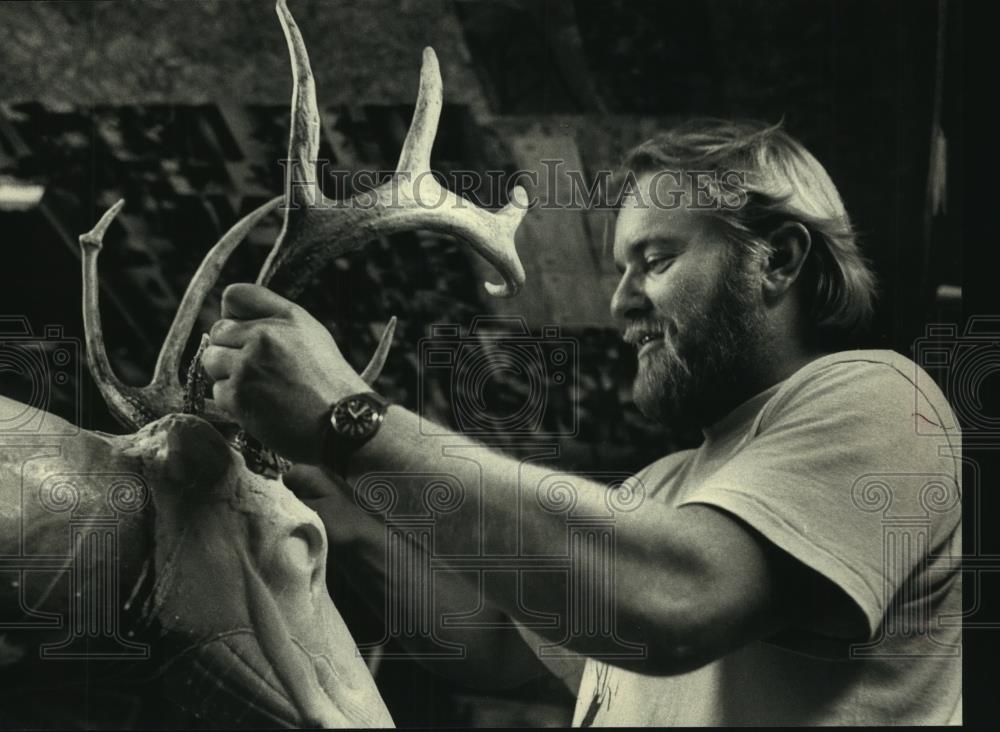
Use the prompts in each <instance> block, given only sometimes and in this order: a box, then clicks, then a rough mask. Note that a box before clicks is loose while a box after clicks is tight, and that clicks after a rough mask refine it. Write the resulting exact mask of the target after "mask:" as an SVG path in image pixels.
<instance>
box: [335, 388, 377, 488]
mask: <svg viewBox="0 0 1000 732" xmlns="http://www.w3.org/2000/svg"><path fill="white" fill-rule="evenodd" d="M389 405H390V402H389V400H388V399H385V398H384V397H382V396H381V395H379V394H377V393H375V392H374V391H365V392H359V393H357V394H351V395H349V396H346V397H344V398H343V399H340V400H339V401H337V402H335V403H334V404H333V405H331V407H330V417H329V420H328V428H327V441H326V442H327V445H326V454H327V460H328V462H329V465H330V467H331V468H332V469H333V470H334V471H335V472H336V473H338V474H339V475H341V476H346V475H347V468H348V463H349V461H350V458H351V457H352V456H353V455H354V454H355V453H356V452H357V451H358V450H359V449H360V448H361V447H362V446H363V445H364V444H366V443H367V442H368V441H369V440H371V439H372V438H373V437H375V435H376V434H378V431H379V428H380V427H381V426H382V422H383V420H384V419H385V413H386V410H387V409H388V408H389Z"/></svg>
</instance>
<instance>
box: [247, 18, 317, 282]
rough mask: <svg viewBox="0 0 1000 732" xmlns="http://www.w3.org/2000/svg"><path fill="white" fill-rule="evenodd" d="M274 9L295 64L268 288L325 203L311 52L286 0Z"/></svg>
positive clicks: (265, 278)
mask: <svg viewBox="0 0 1000 732" xmlns="http://www.w3.org/2000/svg"><path fill="white" fill-rule="evenodd" d="M275 10H276V12H277V13H278V20H279V21H280V22H281V29H282V30H283V31H284V34H285V43H286V44H287V46H288V55H289V58H290V60H291V64H292V109H291V121H290V133H289V136H288V158H287V160H286V165H287V167H286V169H285V197H286V200H287V204H286V206H285V211H284V220H283V222H282V225H281V232H280V233H279V234H278V238H277V240H276V241H275V242H274V246H273V247H272V248H271V251H270V253H269V254H268V256H267V259H266V260H265V261H264V265H263V266H262V267H261V270H260V274H259V275H258V276H257V284H261V285H266V284H267V283H268V282H269V281H270V279H271V277H272V276H273V275H274V273H275V272H276V271H277V269H278V268H279V267H280V266H281V262H282V260H283V259H284V258H285V257H286V256H287V254H288V251H287V250H288V247H287V246H286V244H285V242H286V240H289V239H291V240H293V241H294V240H295V237H294V235H292V234H291V233H290V232H292V231H293V230H294V229H295V228H296V224H298V223H299V219H300V218H301V216H303V215H305V213H306V212H307V211H308V209H310V208H313V207H315V206H317V205H318V204H322V203H324V200H323V194H322V193H321V192H320V189H319V184H318V182H317V179H316V160H317V156H318V155H319V130H320V119H319V105H318V103H317V101H316V81H315V79H314V77H313V73H312V67H311V66H310V64H309V53H308V52H307V51H306V44H305V41H304V40H303V39H302V33H301V32H300V31H299V26H298V24H297V23H296V22H295V18H293V17H292V14H291V12H290V11H289V10H288V5H287V4H286V2H285V0H277V3H276V5H275Z"/></svg>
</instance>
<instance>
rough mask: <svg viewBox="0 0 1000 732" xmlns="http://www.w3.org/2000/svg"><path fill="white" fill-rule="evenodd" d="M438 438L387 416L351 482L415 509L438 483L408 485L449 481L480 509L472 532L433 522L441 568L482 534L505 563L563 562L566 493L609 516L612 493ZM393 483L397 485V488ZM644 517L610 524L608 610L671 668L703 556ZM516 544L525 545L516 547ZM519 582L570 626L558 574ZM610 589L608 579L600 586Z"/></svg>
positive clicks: (501, 603) (527, 575)
mask: <svg viewBox="0 0 1000 732" xmlns="http://www.w3.org/2000/svg"><path fill="white" fill-rule="evenodd" d="M424 432H427V430H424ZM432 432H434V433H435V434H433V435H430V434H422V433H421V424H420V418H419V417H417V416H416V415H414V414H412V413H410V412H408V411H406V410H405V409H403V408H401V407H398V406H393V407H390V410H389V413H388V414H387V416H386V420H385V423H384V424H383V426H382V429H381V431H380V432H379V434H378V435H377V436H376V437H375V438H374V439H373V440H372V441H371V442H369V443H368V444H367V445H365V446H364V447H363V448H362V449H361V450H360V451H359V452H358V453H357V454H356V455H355V456H354V457H353V459H352V463H351V467H352V470H351V476H350V482H352V483H356V484H357V483H360V484H361V485H364V484H365V481H366V479H367V480H368V481H369V482H371V481H372V480H373V478H374V477H378V476H383V477H384V476H389V477H386V479H385V480H386V482H392V483H393V486H394V489H395V490H396V491H397V492H398V493H400V494H402V495H400V496H399V499H400V500H411V501H413V500H416V499H417V497H416V496H415V495H414V494H415V493H416V492H417V491H419V490H421V489H422V488H423V487H425V486H426V485H427V484H428V481H429V480H431V478H430V477H427V478H425V479H424V480H421V481H414V480H410V479H408V476H413V475H416V474H425V475H427V476H433V475H442V476H445V477H446V478H447V480H449V481H453V482H456V483H457V484H458V485H460V486H461V487H462V489H463V490H464V492H465V497H464V500H465V501H475V502H477V503H481V507H482V509H481V515H482V517H483V519H484V520H482V521H481V526H478V527H473V526H470V524H469V514H468V512H463V511H458V510H453V511H442V512H438V513H436V514H435V515H434V541H435V546H436V547H437V549H438V553H437V556H439V557H440V558H441V559H442V560H443V561H447V556H448V555H449V554H451V555H454V554H456V553H468V551H469V546H470V540H469V536H470V533H472V532H475V531H481V532H482V534H481V537H480V541H481V543H482V544H483V545H492V546H498V545H503V544H504V542H505V541H506V542H507V545H506V548H507V550H508V553H509V552H510V551H513V552H514V554H515V556H518V557H527V558H539V557H553V556H560V555H561V556H566V554H567V552H568V547H567V511H566V510H559V509H560V508H562V507H561V506H560V505H558V504H559V500H560V492H563V493H564V495H563V496H562V498H563V499H568V498H569V497H570V496H569V493H572V494H573V499H574V500H575V507H574V509H573V515H574V516H590V517H608V516H609V508H608V504H607V503H606V498H607V495H606V494H607V490H608V489H607V488H606V487H605V486H603V485H601V484H598V483H594V482H592V481H588V480H585V479H583V478H579V477H571V476H560V477H559V478H558V480H555V479H554V474H553V471H552V470H550V469H547V468H544V467H542V466H539V465H536V464H532V463H529V462H526V461H519V460H516V459H513V458H510V457H506V456H504V455H501V454H498V453H496V452H494V451H491V450H489V449H487V448H485V447H483V446H481V445H479V444H477V443H475V442H474V441H472V440H469V439H467V438H464V437H462V436H460V435H455V434H444V435H442V434H440V433H439V431H438V430H432ZM393 475H395V476H397V478H396V480H394V481H393V479H392V476H393ZM375 482H379V480H376V481H375ZM570 485H571V489H570V490H569V491H568V492H567V490H566V489H567V488H569V487H570ZM643 509H644V510H642V511H631V512H619V513H617V514H614V515H613V517H612V521H613V522H614V531H615V536H616V542H615V546H614V555H613V557H612V558H611V560H612V562H613V567H614V573H615V583H614V585H615V586H614V588H612V589H611V590H610V592H609V596H607V597H604V598H602V601H604V602H610V603H611V606H612V607H613V613H614V615H613V616H614V617H616V618H617V620H618V622H617V626H618V627H617V632H618V633H620V634H622V635H624V636H625V638H627V639H628V640H630V641H633V642H638V643H641V644H645V645H646V646H647V647H648V648H649V650H650V651H651V652H653V653H655V654H656V655H657V657H658V658H660V659H665V658H666V659H668V660H667V661H666V662H667V663H668V664H669V663H672V660H669V657H670V655H671V654H673V653H674V652H675V651H676V650H677V649H682V648H683V647H685V646H686V644H687V643H688V641H689V640H690V639H689V638H685V637H682V636H683V635H684V634H685V633H687V632H688V631H689V630H690V628H691V625H690V623H689V620H690V619H689V617H687V614H689V613H691V612H692V611H693V609H694V608H692V605H691V603H690V602H689V601H688V600H689V598H690V597H693V596H694V592H693V589H694V588H692V587H690V586H689V583H690V582H691V581H692V578H693V577H695V576H696V575H697V572H695V571H691V570H692V569H693V568H694V567H693V565H694V564H696V563H697V562H698V555H697V553H695V552H692V551H690V550H689V549H688V546H689V545H686V544H685V542H684V541H683V540H682V539H683V537H679V538H680V539H681V540H678V541H671V537H670V535H669V526H670V524H671V523H673V522H672V521H671V520H670V516H669V512H667V511H666V510H665V507H662V506H644V507H643ZM657 509H663V510H657ZM665 522H666V523H665ZM665 529H666V530H665ZM678 533H681V532H680V531H679V532H678ZM515 538H517V539H518V540H519V543H518V544H517V545H512V544H511V540H513V539H515ZM530 567H531V565H530V562H526V563H525V569H528V570H530ZM519 574H520V575H521V578H522V582H523V591H524V596H525V602H526V604H527V605H528V606H529V608H530V609H531V610H532V611H535V612H541V613H553V614H556V615H558V616H561V617H563V619H564V620H565V619H566V616H567V610H568V608H567V592H566V586H565V584H564V583H561V582H555V581H553V578H552V573H551V572H543V571H523V572H519ZM608 579H610V578H607V577H601V578H595V581H598V582H601V581H606V580H608ZM487 592H488V595H487V596H488V599H489V600H490V601H491V602H493V603H494V604H496V605H497V606H498V607H500V608H502V609H503V610H504V611H505V612H506V613H508V614H509V615H512V616H517V615H518V614H520V613H521V612H522V609H521V608H519V607H518V606H517V599H516V597H515V596H514V595H513V594H511V593H506V594H504V595H501V594H499V593H498V592H496V591H495V590H491V589H490V588H487ZM578 610H579V609H578ZM566 627H567V624H566V622H563V623H560V624H559V625H558V626H550V627H548V628H542V629H540V630H539V632H540V633H541V634H543V635H544V636H545V637H546V638H548V639H549V640H551V641H555V642H559V641H563V640H564V636H565V634H566ZM619 642H620V637H619V638H616V637H608V638H603V639H602V638H593V637H588V638H582V637H581V638H575V637H573V636H572V635H571V636H570V638H569V645H568V648H569V649H571V650H575V651H578V652H581V653H586V654H588V655H602V654H604V653H607V654H613V653H618V652H619V651H620V647H619V645H618V643H619ZM664 650H665V651H666V652H665V653H664ZM621 663H622V665H628V664H627V663H625V662H621Z"/></svg>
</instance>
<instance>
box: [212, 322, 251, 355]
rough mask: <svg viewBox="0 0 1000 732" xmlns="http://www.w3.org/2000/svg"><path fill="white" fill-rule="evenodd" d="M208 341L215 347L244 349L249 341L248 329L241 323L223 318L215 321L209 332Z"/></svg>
mask: <svg viewBox="0 0 1000 732" xmlns="http://www.w3.org/2000/svg"><path fill="white" fill-rule="evenodd" d="M208 339H209V342H210V343H211V345H213V346H227V347H228V348H242V347H243V345H244V344H245V343H246V341H247V329H246V326H245V325H243V324H242V323H240V322H239V321H236V320H230V319H228V318H223V319H222V320H217V321H215V324H214V325H213V326H212V329H211V330H210V331H209V332H208Z"/></svg>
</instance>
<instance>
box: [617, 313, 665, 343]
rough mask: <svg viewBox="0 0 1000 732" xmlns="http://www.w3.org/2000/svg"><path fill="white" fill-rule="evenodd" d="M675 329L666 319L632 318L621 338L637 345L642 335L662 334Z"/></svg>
mask: <svg viewBox="0 0 1000 732" xmlns="http://www.w3.org/2000/svg"><path fill="white" fill-rule="evenodd" d="M674 330H675V329H674V328H673V326H672V325H671V324H670V323H669V322H667V321H666V320H659V319H655V318H650V319H644V320H633V321H632V322H631V323H629V324H628V326H626V328H625V331H624V333H622V339H623V340H624V341H625V342H626V343H629V344H631V345H633V346H634V345H638V343H639V341H640V340H641V339H642V338H643V336H646V335H649V334H653V335H663V334H666V333H671V332H673V331H674Z"/></svg>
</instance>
